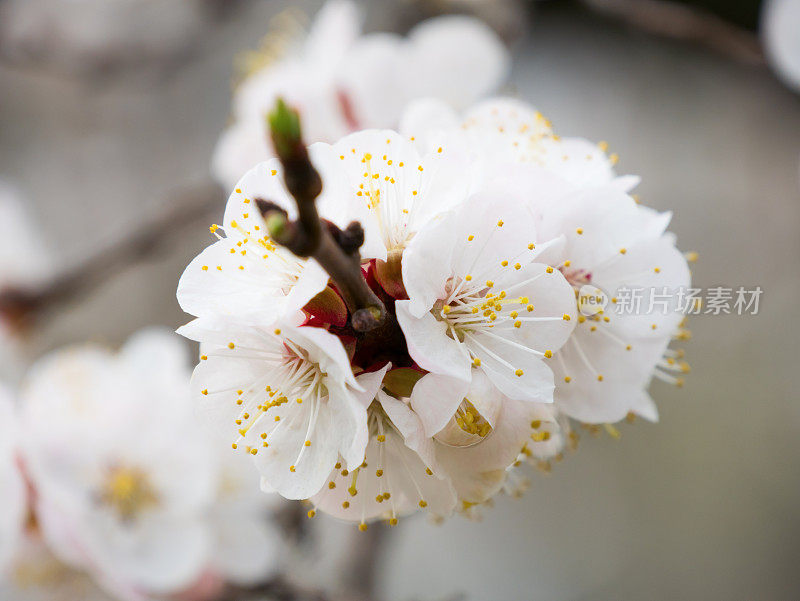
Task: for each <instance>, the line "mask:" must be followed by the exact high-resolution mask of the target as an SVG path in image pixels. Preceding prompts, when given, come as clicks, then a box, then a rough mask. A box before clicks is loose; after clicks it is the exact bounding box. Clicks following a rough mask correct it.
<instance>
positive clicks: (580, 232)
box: [575, 227, 583, 235]
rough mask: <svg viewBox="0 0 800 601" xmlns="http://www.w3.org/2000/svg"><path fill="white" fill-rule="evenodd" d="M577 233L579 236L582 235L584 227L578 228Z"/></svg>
mask: <svg viewBox="0 0 800 601" xmlns="http://www.w3.org/2000/svg"><path fill="white" fill-rule="evenodd" d="M575 233H576V234H578V235H581V234H582V233H583V228H582V227H579V228H577V229H576V230H575Z"/></svg>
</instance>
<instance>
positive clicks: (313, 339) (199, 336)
mask: <svg viewBox="0 0 800 601" xmlns="http://www.w3.org/2000/svg"><path fill="white" fill-rule="evenodd" d="M179 333H181V334H183V335H184V336H187V337H188V338H191V339H193V340H197V341H200V342H202V346H201V352H202V353H203V354H202V356H201V361H200V363H199V365H198V366H197V368H196V369H195V372H194V375H193V377H192V390H193V394H194V396H195V398H196V399H200V400H202V401H203V405H204V409H205V411H204V412H205V414H206V416H207V418H208V420H209V422H210V423H213V424H216V425H217V427H219V428H224V429H226V430H227V431H228V432H229V433H230V435H229V436H230V438H231V439H232V440H233V441H235V442H233V443H232V444H233V446H234V448H239V449H240V450H241V452H243V453H244V452H248V453H251V454H252V455H253V456H254V458H255V462H256V465H257V467H258V469H259V471H260V472H261V475H262V476H263V478H264V482H265V488H268V489H274V490H275V491H277V492H278V493H280V494H281V495H282V496H284V497H286V498H289V499H306V498H308V497H310V496H311V495H313V494H314V493H316V492H317V491H319V489H320V488H322V485H323V484H324V482H325V478H326V477H327V475H328V474H329V473H330V471H331V469H332V468H333V466H334V464H335V463H336V461H337V460H338V457H339V455H340V454H341V455H342V457H344V460H345V463H346V464H347V465H348V466H349V467H353V466H357V465H359V464H360V463H361V462H362V460H363V457H364V448H365V446H366V443H367V423H366V411H365V410H364V407H363V405H362V404H361V403H359V400H358V396H357V395H358V394H360V393H362V391H361V387H360V386H359V385H358V384H357V383H356V381H355V378H354V376H353V373H352V370H351V368H350V361H349V359H348V356H347V353H346V352H345V349H344V347H343V346H342V343H341V342H340V341H339V339H338V338H336V337H335V336H334V335H333V334H330V333H329V332H327V331H325V330H323V329H321V328H315V327H302V326H297V325H292V324H291V323H290V322H287V323H278V324H277V325H276V324H270V325H269V326H259V325H257V324H254V323H248V324H242V323H240V322H237V321H234V320H232V319H228V320H222V321H213V320H202V319H198V320H195V321H194V322H192V323H190V324H187V325H186V326H183V327H182V328H181V329H180V330H179Z"/></svg>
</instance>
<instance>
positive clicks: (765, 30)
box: [759, 0, 800, 92]
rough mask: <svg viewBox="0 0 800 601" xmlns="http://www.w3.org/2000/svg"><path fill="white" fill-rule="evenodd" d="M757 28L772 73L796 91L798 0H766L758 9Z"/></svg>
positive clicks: (799, 87) (799, 88) (799, 83)
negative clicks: (759, 17) (774, 72)
mask: <svg viewBox="0 0 800 601" xmlns="http://www.w3.org/2000/svg"><path fill="white" fill-rule="evenodd" d="M759 28H760V30H761V31H760V34H761V38H762V40H763V42H764V46H765V48H766V52H767V58H768V59H769V62H770V65H771V66H772V68H773V70H775V71H776V72H777V75H778V76H779V77H780V78H781V79H782V80H783V82H784V83H785V84H786V85H787V86H789V87H790V88H792V89H793V90H795V91H796V92H800V36H799V35H797V32H798V30H800V1H798V0H767V1H766V2H764V3H763V5H762V7H761V20H760V24H759Z"/></svg>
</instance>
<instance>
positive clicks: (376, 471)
mask: <svg viewBox="0 0 800 601" xmlns="http://www.w3.org/2000/svg"><path fill="white" fill-rule="evenodd" d="M375 475H376V476H377V477H378V478H380V477H381V476H383V470H375Z"/></svg>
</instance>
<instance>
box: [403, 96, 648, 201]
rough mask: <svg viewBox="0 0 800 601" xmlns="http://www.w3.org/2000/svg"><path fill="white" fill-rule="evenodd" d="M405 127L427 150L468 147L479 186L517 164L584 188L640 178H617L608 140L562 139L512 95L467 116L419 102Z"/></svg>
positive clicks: (433, 103) (487, 102) (408, 112)
mask: <svg viewBox="0 0 800 601" xmlns="http://www.w3.org/2000/svg"><path fill="white" fill-rule="evenodd" d="M400 131H401V132H403V133H404V134H406V135H409V136H414V137H415V139H416V140H417V142H418V144H420V145H421V146H422V148H424V149H428V148H431V147H433V146H437V145H439V144H442V143H445V144H446V145H447V146H456V147H464V148H467V149H468V150H469V152H470V153H471V155H472V160H473V161H474V164H473V168H472V172H473V179H474V180H475V181H476V182H477V184H476V185H478V186H480V184H481V182H482V181H485V180H486V179H487V178H492V177H494V176H495V175H497V173H498V172H503V171H505V170H508V168H509V167H510V166H511V165H514V164H523V165H536V166H539V167H543V168H545V169H547V170H548V171H551V172H553V173H555V174H557V175H559V176H561V177H562V178H564V179H566V180H568V181H569V182H570V183H571V184H573V185H575V186H581V187H591V186H597V185H603V184H613V185H615V186H617V187H619V188H621V189H623V190H626V191H627V190H630V189H631V188H633V187H634V186H636V184H637V183H638V182H639V178H637V177H634V176H622V177H617V176H616V174H615V173H614V169H613V166H614V164H615V163H616V161H617V157H616V155H613V154H612V155H607V154H606V149H607V145H606V144H605V143H604V142H601V143H600V144H593V143H591V142H589V141H588V140H585V139H583V138H561V137H559V136H557V135H555V134H554V133H553V129H552V127H551V123H550V121H549V120H548V119H546V118H545V117H544V116H543V115H542V113H540V112H539V111H537V110H536V109H535V108H533V107H532V106H530V105H529V104H527V103H525V102H522V101H520V100H515V99H512V98H492V99H488V100H485V101H483V102H480V103H478V104H477V105H475V106H474V107H472V108H470V109H469V110H467V111H466V112H465V113H464V116H463V117H460V116H459V115H458V114H457V113H456V112H455V111H454V110H453V109H452V108H451V107H450V106H448V105H446V104H445V103H443V102H441V101H439V100H436V99H424V100H418V101H416V102H412V103H411V104H410V105H409V106H408V107H407V109H406V111H405V112H404V114H403V117H402V120H401V123H400Z"/></svg>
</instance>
